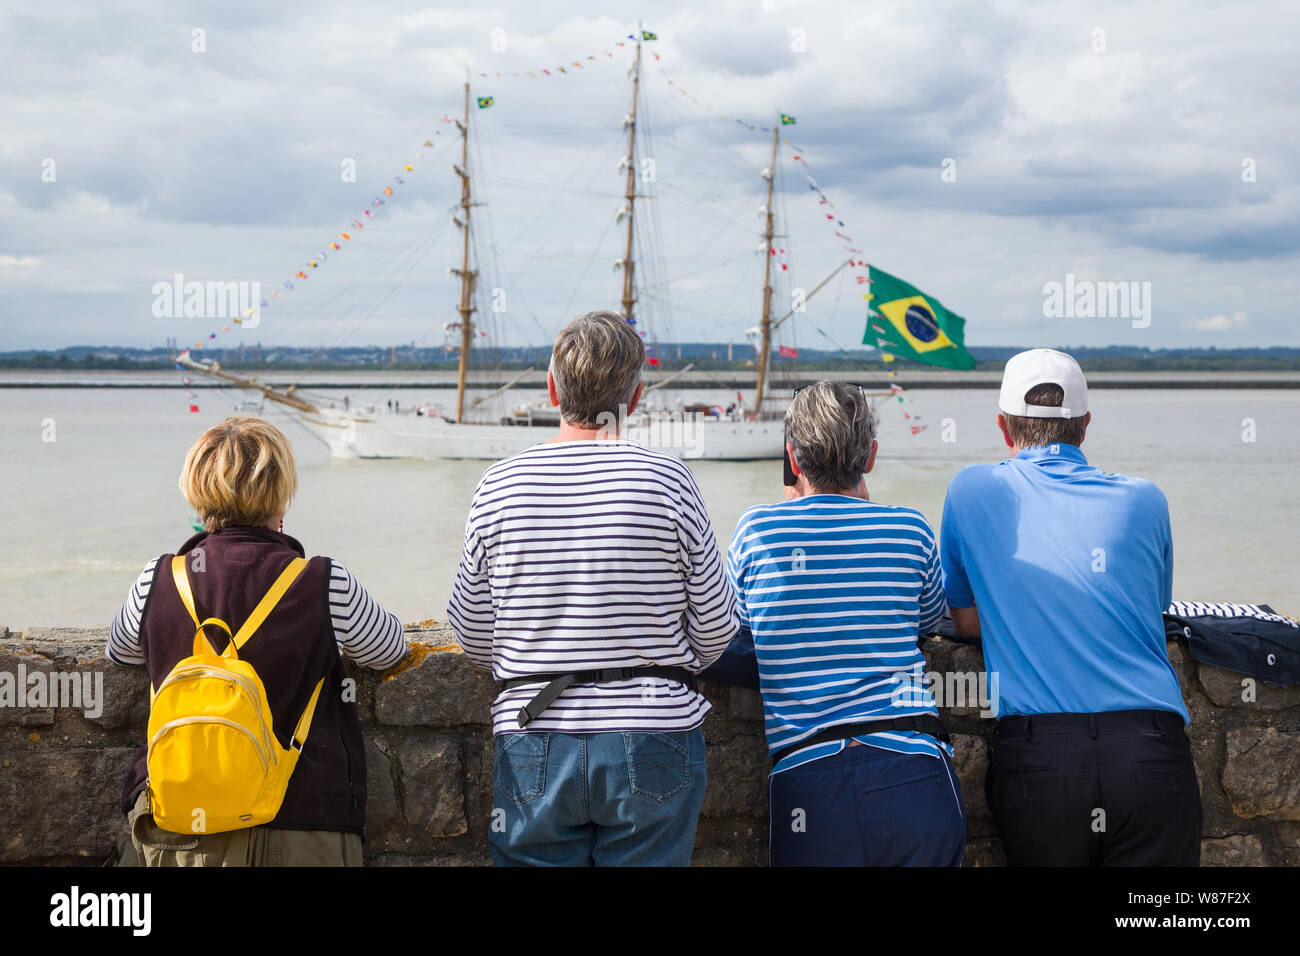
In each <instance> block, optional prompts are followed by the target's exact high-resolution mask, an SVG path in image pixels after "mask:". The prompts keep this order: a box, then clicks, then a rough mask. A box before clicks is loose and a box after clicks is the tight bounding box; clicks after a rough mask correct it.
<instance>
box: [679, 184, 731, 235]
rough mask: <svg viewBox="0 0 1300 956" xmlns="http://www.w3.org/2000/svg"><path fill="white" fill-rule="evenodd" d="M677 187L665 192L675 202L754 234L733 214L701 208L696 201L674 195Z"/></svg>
mask: <svg viewBox="0 0 1300 956" xmlns="http://www.w3.org/2000/svg"><path fill="white" fill-rule="evenodd" d="M676 188H677V187H675V186H674V187H670V189H669V191H668V192H667V193H665V194H664V195H665V197H666V198H668V199H670V200H672V201H673V202H675V203H679V204H681V205H682V206H684V207H685V208H687V209H690V210H691V211H693V212H698V213H702V214H704V215H706V216H709V217H710V218H712V219H716V220H718V221H720V222H723V223H725V224H727V225H728V226H731V227H733V228H735V229H739V230H741V231H742V232H744V233H745V234H747V235H752V233H751V232H750V227H749V226H747V225H745V224H744V223H743V222H740V221H739V220H738V219H734V218H732V217H731V216H728V215H727V214H726V213H722V212H718V211H717V210H714V209H705V208H701V207H700V206H699V205H698V204H696V203H692V202H687V201H686V200H685V199H682V198H681V197H680V196H674V195H673V194H672V191H673V190H675V189H676Z"/></svg>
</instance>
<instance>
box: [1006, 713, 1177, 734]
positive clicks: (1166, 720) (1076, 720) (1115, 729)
mask: <svg viewBox="0 0 1300 956" xmlns="http://www.w3.org/2000/svg"><path fill="white" fill-rule="evenodd" d="M1135 730H1158V731H1160V732H1161V733H1165V734H1177V733H1182V731H1183V718H1182V717H1181V716H1180V715H1178V714H1175V713H1174V712H1173V711H1170V710H1108V711H1104V712H1102V713H1099V714H1029V715H1027V716H1021V715H1017V716H1013V717H1003V718H1002V719H1001V720H999V721H998V729H997V736H999V737H1033V736H1036V735H1037V734H1088V735H1089V736H1090V737H1094V738H1095V737H1097V736H1098V735H1099V734H1102V733H1123V732H1126V731H1135Z"/></svg>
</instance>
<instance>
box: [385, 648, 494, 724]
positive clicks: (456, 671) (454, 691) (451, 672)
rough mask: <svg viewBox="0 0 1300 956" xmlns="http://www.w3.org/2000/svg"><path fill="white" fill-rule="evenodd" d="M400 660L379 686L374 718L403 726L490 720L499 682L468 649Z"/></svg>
mask: <svg viewBox="0 0 1300 956" xmlns="http://www.w3.org/2000/svg"><path fill="white" fill-rule="evenodd" d="M415 656H416V657H417V658H418V659H417V660H415V661H414V662H409V666H406V667H404V668H403V667H402V666H400V665H399V667H398V668H397V669H395V670H394V671H393V672H392V673H390V674H388V675H386V676H384V677H383V678H382V679H380V681H379V683H378V685H377V687H376V688H375V718H376V719H377V720H378V721H379V722H380V723H381V724H388V725H391V726H399V727H459V726H463V725H466V724H488V723H490V722H491V719H492V701H493V700H495V699H496V695H497V687H496V683H495V682H494V681H493V680H492V675H491V674H489V673H488V672H487V670H485V669H484V668H481V667H476V666H474V665H473V664H471V663H470V661H469V658H467V657H466V656H465V655H464V654H461V653H456V652H448V651H435V652H432V653H426V654H424V655H423V656H420V655H419V654H418V652H417V653H416V654H415Z"/></svg>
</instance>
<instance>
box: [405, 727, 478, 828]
mask: <svg viewBox="0 0 1300 956" xmlns="http://www.w3.org/2000/svg"><path fill="white" fill-rule="evenodd" d="M397 760H398V765H399V767H400V773H401V794H402V817H403V819H404V820H405V822H406V826H407V836H406V840H407V843H408V845H411V844H413V845H414V847H416V848H422V847H427V846H429V845H431V843H430V840H429V839H428V838H430V837H433V838H437V837H453V836H460V835H461V834H463V833H465V832H466V831H467V830H468V829H469V828H468V826H467V824H466V821H465V785H464V783H465V781H464V777H463V770H462V765H461V759H460V742H459V741H458V740H457V739H456V738H455V737H450V736H445V735H438V736H427V737H426V736H423V735H420V736H411V737H408V738H407V739H405V740H403V741H402V742H401V744H399V745H398V748H397Z"/></svg>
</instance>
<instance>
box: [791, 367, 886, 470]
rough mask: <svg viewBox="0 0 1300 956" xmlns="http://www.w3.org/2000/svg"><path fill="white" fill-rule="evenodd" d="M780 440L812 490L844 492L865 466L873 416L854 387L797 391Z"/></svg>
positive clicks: (830, 386)
mask: <svg viewBox="0 0 1300 956" xmlns="http://www.w3.org/2000/svg"><path fill="white" fill-rule="evenodd" d="M785 440H786V442H787V443H788V444H789V445H790V446H791V447H792V448H793V449H794V460H795V463H796V464H797V465H798V466H799V470H800V471H802V472H803V473H804V475H805V476H807V478H808V484H810V485H812V487H813V488H814V489H816V490H818V491H824V492H836V491H847V490H849V489H851V488H856V487H857V486H858V482H860V481H861V480H862V476H863V475H864V474H866V472H867V465H868V464H870V462H871V449H872V446H873V445H874V444H875V441H876V416H875V414H874V413H873V412H872V411H871V406H870V404H868V402H867V397H866V395H864V394H863V392H862V389H861V388H860V387H859V386H857V385H846V384H844V383H842V382H818V383H817V384H816V385H810V386H808V387H807V388H801V389H800V390H799V391H798V393H797V394H796V395H795V397H794V401H792V402H791V403H790V408H789V410H788V411H786V413H785Z"/></svg>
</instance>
